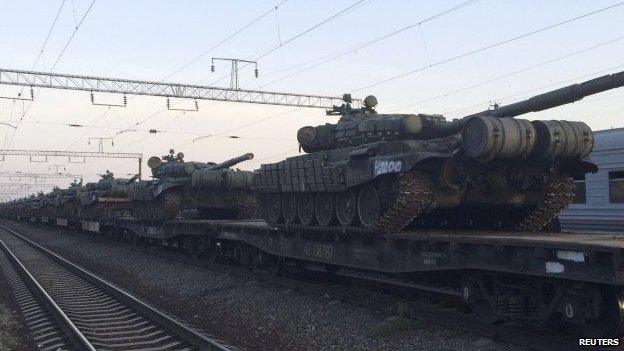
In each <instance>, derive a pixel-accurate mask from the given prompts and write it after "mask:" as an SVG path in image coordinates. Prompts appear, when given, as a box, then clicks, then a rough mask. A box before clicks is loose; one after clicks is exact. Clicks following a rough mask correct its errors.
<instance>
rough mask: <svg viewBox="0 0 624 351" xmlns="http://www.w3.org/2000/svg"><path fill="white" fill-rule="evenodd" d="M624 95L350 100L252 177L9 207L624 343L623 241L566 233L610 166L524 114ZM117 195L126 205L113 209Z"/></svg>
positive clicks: (172, 173) (121, 185) (588, 88)
mask: <svg viewBox="0 0 624 351" xmlns="http://www.w3.org/2000/svg"><path fill="white" fill-rule="evenodd" d="M623 85H624V72H620V73H617V74H613V75H607V76H603V77H600V78H597V79H593V80H590V81H587V82H584V83H581V84H575V85H572V86H568V87H565V88H561V89H558V90H555V91H553V92H549V93H545V94H542V95H538V96H535V97H533V98H531V99H528V100H525V101H522V102H518V103H515V104H511V105H507V106H501V107H496V108H494V109H491V110H486V111H482V112H480V113H477V114H473V115H470V116H466V117H464V118H461V119H458V120H454V121H451V122H448V121H446V120H445V119H444V117H442V116H439V115H423V114H419V115H382V114H378V113H377V112H376V111H375V105H376V99H375V98H374V97H368V98H367V99H365V103H364V107H363V108H362V109H353V108H351V106H350V104H349V99H350V97H349V96H348V95H347V96H345V104H344V105H342V106H337V107H335V108H334V109H333V110H330V111H328V114H329V115H336V114H337V115H340V120H339V121H338V123H335V124H329V123H328V124H325V125H322V126H317V127H304V128H301V129H300V130H299V133H298V140H299V143H300V145H301V147H302V149H303V150H304V151H305V152H306V154H305V155H301V156H295V157H291V158H287V159H286V160H284V161H281V162H278V163H273V164H264V165H262V166H261V168H260V169H259V170H256V171H254V172H245V171H237V170H231V169H229V167H230V166H232V165H234V164H236V163H238V162H241V161H243V160H245V159H249V158H251V157H252V156H251V155H249V154H248V155H243V156H241V157H237V158H234V159H232V160H229V161H226V162H223V163H221V164H214V163H196V162H185V161H183V155H180V154H178V155H174V152H173V151H171V153H170V155H168V156H164V157H163V158H162V161H161V159H158V158H152V159H150V161H149V164H148V165H149V166H150V168H152V173H153V175H154V177H155V179H154V180H152V181H147V182H146V181H138V180H136V179H128V180H120V181H118V182H112V183H111V182H110V179H108V180H107V181H105V182H103V183H106V184H108V183H111V184H116V186H113V185H112V186H110V187H109V186H108V185H105V186H102V187H101V188H102V189H100V190H98V189H99V188H98V186H91V188H90V189H91V191H92V192H93V194H94V195H96V196H100V199H102V201H97V202H89V201H90V200H89V201H86V202H85V201H83V202H81V199H83V198H85V196H83V194H84V191H85V189H84V188H85V187H86V186H83V185H82V184H81V183H75V184H73V185H72V186H71V187H70V188H69V189H67V190H62V189H56V190H55V191H53V192H52V193H50V194H47V195H45V194H40V195H38V196H32V197H29V198H26V199H21V200H16V201H12V202H8V203H4V204H2V205H1V206H0V213H1V214H2V216H4V217H7V218H12V219H17V220H28V221H32V222H41V223H48V224H51V225H55V226H60V227H72V228H76V229H80V230H84V231H89V232H96V233H100V234H101V235H107V236H110V237H113V238H115V239H118V240H124V241H129V242H131V243H133V244H150V243H151V244H154V243H157V244H166V245H175V246H178V247H180V248H181V249H183V250H186V251H188V252H189V254H193V255H195V256H197V257H206V258H208V259H210V260H212V261H216V260H223V259H228V260H231V261H235V262H237V263H238V264H240V265H243V266H246V267H250V268H262V267H264V268H269V269H271V270H273V271H274V272H275V273H279V272H280V271H282V270H283V269H286V268H292V267H296V268H297V269H305V268H313V269H317V270H318V269H321V270H325V271H326V272H327V273H328V274H343V275H351V276H354V275H355V276H361V277H367V279H382V280H384V281H395V282H401V284H415V285H418V286H419V287H420V288H423V289H430V290H432V291H438V292H440V291H443V292H446V293H451V294H458V295H461V296H462V297H463V299H464V301H465V302H466V304H467V305H468V306H469V307H470V308H471V310H472V311H473V312H474V313H475V314H476V315H477V316H478V317H480V318H482V319H483V320H485V321H488V322H498V321H501V320H514V321H521V322H524V323H529V324H539V325H542V324H547V323H550V322H552V321H553V320H557V321H561V322H564V323H565V324H566V325H568V326H570V327H571V328H573V329H579V330H581V334H582V335H583V336H609V337H613V336H615V337H619V336H623V335H624V328H623V326H624V325H623V324H622V321H623V320H624V289H623V287H624V268H623V267H624V236H622V234H621V233H620V234H618V233H614V234H612V235H605V236H600V237H596V236H592V235H586V234H573V233H561V232H558V230H557V229H558V226H557V225H556V224H557V223H556V217H557V215H558V214H559V212H560V211H561V210H562V209H564V208H565V207H567V206H568V205H569V204H570V203H571V202H572V201H573V198H574V190H575V189H574V183H573V180H572V179H573V178H579V177H582V176H584V175H585V174H587V173H590V172H595V171H596V165H595V164H594V163H593V162H591V160H588V159H586V156H587V155H588V154H589V153H590V151H591V150H592V147H593V142H594V139H593V133H592V132H591V130H590V129H589V127H588V126H587V125H585V124H584V123H581V122H570V121H528V120H522V119H516V118H513V117H515V116H518V115H520V114H524V113H527V112H530V111H541V110H544V109H548V108H552V107H555V106H559V105H562V104H565V103H570V102H574V101H576V100H579V99H581V98H583V97H584V96H587V95H591V94H595V93H598V92H601V91H605V90H608V89H613V88H616V87H620V86H623ZM107 177H108V178H112V175H107ZM86 188H89V187H86ZM113 189H117V190H119V191H113ZM168 189H171V190H170V191H168ZM200 189H201V190H200ZM199 191H201V193H200V192H199ZM112 193H115V194H116V195H115V196H117V195H121V198H117V197H115V199H116V200H115V201H108V200H104V199H108V198H112V195H111V194H112ZM198 194H199V195H198ZM226 195H227V196H230V198H228V199H227V201H221V200H223V199H220V200H219V201H216V200H215V201H209V202H202V199H203V198H204V197H211V196H214V197H215V199H219V198H220V197H223V196H226ZM254 197H256V198H257V202H256V199H254ZM86 198H87V199H90V198H89V196H86ZM133 201H134V202H135V203H134V204H133ZM137 201H138V202H140V203H138V204H137V203H136V202H137ZM85 203H86V204H87V205H89V204H95V206H104V207H105V208H107V209H108V210H106V211H97V210H95V211H94V210H93V209H91V210H89V211H85V210H84V209H82V208H81V207H80V206H83V207H84V204H85ZM211 204H212V205H215V206H213V207H212V208H211V207H210V206H209V205H211ZM221 204H226V205H225V206H221ZM249 204H252V206H251V207H255V208H256V209H257V207H259V211H246V210H245V208H246V207H247V206H248V205H249ZM255 204H259V206H255ZM50 205H51V206H50ZM137 205H139V206H138V207H137ZM97 213H105V214H106V215H100V216H98V215H97ZM87 214H88V215H87ZM255 214H257V215H258V216H261V217H262V219H256V218H255V217H257V216H256V215H255ZM380 277H382V278H380Z"/></svg>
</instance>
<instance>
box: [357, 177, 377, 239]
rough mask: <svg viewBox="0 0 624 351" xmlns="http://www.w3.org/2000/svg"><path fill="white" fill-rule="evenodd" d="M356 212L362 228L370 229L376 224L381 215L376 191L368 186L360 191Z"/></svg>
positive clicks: (370, 185)
mask: <svg viewBox="0 0 624 351" xmlns="http://www.w3.org/2000/svg"><path fill="white" fill-rule="evenodd" d="M357 212H358V217H359V219H360V224H362V227H365V228H370V227H373V226H375V225H376V224H377V222H378V221H379V217H380V215H381V202H380V201H379V194H378V193H377V189H375V187H374V186H373V185H372V184H368V185H366V186H364V187H362V188H361V189H360V193H359V194H358V200H357Z"/></svg>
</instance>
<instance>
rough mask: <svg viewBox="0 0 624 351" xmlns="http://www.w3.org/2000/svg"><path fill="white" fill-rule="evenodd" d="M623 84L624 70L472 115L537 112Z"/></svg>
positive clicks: (509, 114)
mask: <svg viewBox="0 0 624 351" xmlns="http://www.w3.org/2000/svg"><path fill="white" fill-rule="evenodd" d="M622 86H624V71H623V72H618V73H613V74H607V75H604V76H602V77H598V78H594V79H591V80H588V81H586V82H583V83H578V84H572V85H568V86H566V87H563V88H560V89H557V90H553V91H550V92H547V93H544V94H540V95H536V96H533V97H532V98H529V99H526V100H523V101H519V102H516V103H513V104H509V105H505V106H500V107H498V108H495V109H493V110H485V111H481V112H478V113H475V114H472V115H469V116H466V117H465V118H469V117H474V116H492V117H515V116H518V115H522V114H525V113H529V112H538V111H543V110H547V109H549V108H553V107H557V106H561V105H565V104H569V103H573V102H575V101H578V100H581V99H582V98H584V97H586V96H589V95H593V94H598V93H601V92H603V91H607V90H611V89H615V88H619V87H622Z"/></svg>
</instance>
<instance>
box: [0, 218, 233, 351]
mask: <svg viewBox="0 0 624 351" xmlns="http://www.w3.org/2000/svg"><path fill="white" fill-rule="evenodd" d="M0 228H2V229H4V230H5V231H7V232H8V233H10V234H13V235H14V236H16V237H17V238H19V239H21V240H22V241H24V242H25V243H26V244H28V245H29V246H31V247H33V248H35V249H37V250H39V251H40V252H41V253H43V254H44V255H46V256H47V257H49V258H50V259H52V260H53V261H54V262H56V263H58V264H59V265H60V266H61V267H63V268H65V269H67V270H69V271H70V272H71V273H74V274H76V275H78V276H79V277H81V278H83V279H85V280H87V281H88V282H89V283H91V284H93V285H95V286H96V287H97V288H99V289H102V290H103V291H105V292H106V293H108V294H110V295H111V296H113V297H115V298H116V299H118V300H119V301H121V302H123V303H125V304H126V305H128V306H129V307H132V308H134V309H136V310H137V311H139V312H141V313H143V314H144V315H145V316H146V317H148V318H150V319H151V320H152V321H154V322H156V323H158V324H159V325H160V326H161V327H163V328H164V329H165V330H168V331H169V332H171V333H173V334H175V335H177V336H179V337H180V338H182V339H184V340H185V341H187V342H188V343H190V344H191V345H193V346H194V347H196V348H197V349H199V350H202V351H233V350H234V349H233V348H232V347H230V346H226V345H224V344H222V343H220V342H219V341H217V340H215V339H212V338H210V337H208V336H206V335H204V334H203V333H201V332H199V331H197V330H194V329H193V328H191V327H189V326H187V325H184V324H182V323H180V322H178V321H176V320H175V319H173V318H171V317H170V316H168V315H166V314H165V313H163V312H161V311H159V310H158V309H156V308H154V307H152V306H150V305H148V304H147V303H145V302H143V301H141V300H139V299H137V298H136V297H134V296H132V295H131V294H129V293H128V292H126V291H124V290H122V289H121V288H119V287H117V286H115V285H113V284H112V283H110V282H108V281H106V280H104V279H102V278H100V277H98V276H96V275H94V274H93V273H91V272H89V271H87V270H85V269H83V268H82V267H80V266H78V265H76V264H74V263H72V262H70V261H68V260H66V259H64V258H63V257H61V256H59V255H57V254H56V253H54V252H53V251H51V250H48V249H47V248H45V247H43V246H41V245H39V244H37V243H35V242H33V241H32V240H30V239H28V238H26V237H24V236H23V235H20V234H19V233H17V232H16V231H14V230H13V229H11V228H8V227H6V226H5V225H2V224H0Z"/></svg>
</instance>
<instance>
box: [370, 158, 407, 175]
mask: <svg viewBox="0 0 624 351" xmlns="http://www.w3.org/2000/svg"><path fill="white" fill-rule="evenodd" d="M401 169H403V161H391V160H377V161H375V170H374V172H375V176H378V175H380V174H386V173H397V172H401Z"/></svg>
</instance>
